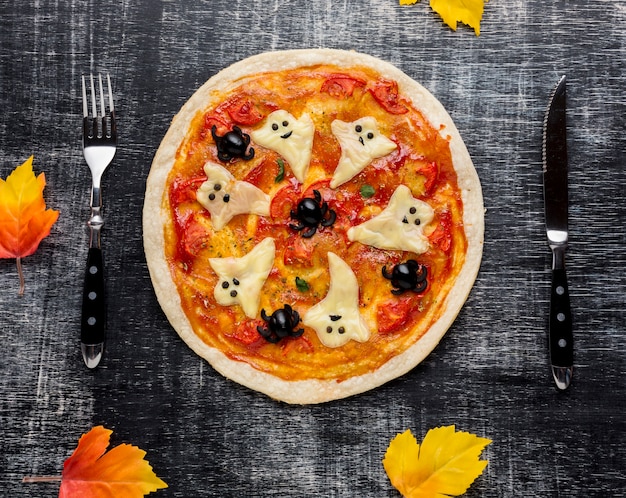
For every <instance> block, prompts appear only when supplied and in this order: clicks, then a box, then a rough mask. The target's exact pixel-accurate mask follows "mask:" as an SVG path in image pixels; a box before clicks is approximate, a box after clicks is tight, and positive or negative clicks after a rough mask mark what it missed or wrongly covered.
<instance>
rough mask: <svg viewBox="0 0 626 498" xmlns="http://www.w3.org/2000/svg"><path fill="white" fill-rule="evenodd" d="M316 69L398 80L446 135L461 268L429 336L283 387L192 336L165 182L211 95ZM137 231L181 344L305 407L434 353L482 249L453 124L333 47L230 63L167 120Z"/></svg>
mask: <svg viewBox="0 0 626 498" xmlns="http://www.w3.org/2000/svg"><path fill="white" fill-rule="evenodd" d="M316 64H335V65H338V66H343V67H350V66H367V67H371V68H373V69H375V70H376V71H377V72H378V73H380V74H381V75H382V76H383V77H385V78H388V79H391V80H395V81H397V83H398V87H399V92H400V93H401V94H402V95H403V96H404V97H407V98H408V99H410V100H411V101H412V103H413V105H414V106H415V107H416V108H417V109H419V110H420V111H421V112H422V113H423V114H424V116H425V117H426V118H427V119H428V120H429V121H430V122H431V124H432V125H433V126H434V127H435V128H439V125H442V127H441V130H442V131H441V133H442V135H443V136H446V137H447V136H449V137H450V150H451V154H452V160H453V163H454V168H455V170H456V173H457V182H458V186H459V188H460V189H461V190H462V200H463V206H464V211H463V213H464V214H463V222H464V227H465V234H466V239H467V243H468V247H467V253H466V257H465V262H464V264H463V267H462V268H461V270H460V273H459V275H458V277H457V280H456V283H455V285H454V286H453V287H452V289H451V290H450V292H449V294H448V296H447V298H446V302H445V306H444V309H443V311H442V314H441V316H440V318H439V319H438V320H437V321H436V322H435V323H434V324H433V326H432V327H431V328H430V329H429V330H428V332H426V334H425V335H424V336H422V337H421V338H420V339H419V340H418V341H417V342H416V343H415V344H414V345H413V346H411V347H409V348H408V349H407V350H406V351H404V352H403V353H401V354H399V355H398V356H395V357H393V358H392V359H391V360H389V361H388V362H387V363H385V364H384V365H382V366H381V367H380V368H378V369H377V370H375V371H373V372H371V373H367V374H364V375H360V376H357V377H352V378H349V379H347V380H343V381H341V382H338V381H323V380H302V381H286V380H283V379H280V378H278V377H274V376H272V375H270V374H267V373H264V372H260V371H258V370H255V369H254V368H252V367H251V366H250V365H248V364H247V363H244V362H240V361H234V360H231V359H229V358H228V357H227V356H226V355H224V354H223V353H222V352H220V351H219V350H217V349H215V348H212V347H209V346H207V345H206V344H205V343H204V342H202V341H201V340H200V339H199V338H198V337H197V336H196V334H195V333H194V331H193V329H192V327H191V324H190V323H189V321H188V319H187V317H186V316H185V314H184V312H183V309H182V306H181V300H180V297H179V295H178V292H177V290H176V285H175V284H174V282H173V280H172V277H171V275H170V270H169V267H168V263H167V261H166V259H165V251H164V243H165V239H164V232H163V226H164V222H165V220H167V212H165V211H164V208H163V196H164V194H165V185H166V180H167V177H168V174H169V172H170V169H171V168H172V166H173V164H174V161H175V155H176V151H177V150H178V148H179V146H180V144H181V143H182V142H183V140H184V139H185V135H186V133H187V130H188V128H189V126H190V123H191V121H192V119H193V117H194V116H195V114H196V112H197V111H198V110H199V109H202V108H206V107H209V106H211V105H215V104H217V103H218V102H216V101H215V98H216V97H214V96H213V95H214V93H215V91H216V90H219V91H220V93H222V92H224V91H226V92H227V91H229V90H230V89H233V88H235V87H237V86H239V85H241V84H242V83H244V82H245V79H246V77H252V76H254V75H256V74H258V73H261V72H266V71H280V70H285V69H291V68H297V67H302V66H308V65H316ZM143 230H144V233H143V236H144V250H145V254H146V260H147V263H148V268H149V271H150V277H151V279H152V283H153V286H154V289H155V293H156V296H157V299H158V301H159V304H160V305H161V308H162V309H163V311H164V312H165V315H166V316H167V318H168V320H169V322H170V323H171V325H172V327H173V328H174V329H175V330H176V331H177V332H178V334H179V335H180V337H181V338H182V339H183V341H185V343H186V344H187V345H188V346H189V347H191V349H192V350H193V351H194V352H196V353H197V354H198V355H199V356H201V357H203V358H205V359H206V360H207V361H208V362H209V363H210V364H211V365H212V366H213V368H215V370H217V371H218V372H219V373H221V374H222V375H224V376H225V377H228V378H230V379H231V380H234V381H235V382H238V383H239V384H242V385H244V386H247V387H249V388H251V389H254V390H256V391H260V392H262V393H265V394H266V395H268V396H270V397H272V398H274V399H277V400H281V401H284V402H287V403H296V404H311V403H321V402H326V401H330V400H334V399H340V398H344V397H347V396H351V395H355V394H358V393H362V392H365V391H368V390H370V389H373V388H375V387H378V386H380V385H382V384H384V383H386V382H388V381H390V380H392V379H395V378H397V377H399V376H401V375H403V374H405V373H407V372H408V371H410V370H411V369H413V368H414V367H415V366H416V365H417V364H419V363H420V362H421V361H422V360H423V359H424V358H425V357H426V356H427V355H428V354H429V353H430V352H431V351H432V350H433V349H434V348H435V346H436V345H437V344H438V343H439V341H440V340H441V338H442V337H443V335H444V334H445V333H446V331H447V330H448V328H449V327H450V326H451V325H452V323H453V322H454V320H455V318H456V316H457V314H458V313H459V311H460V309H461V308H462V306H463V304H464V303H465V301H466V299H467V296H468V295H469V292H470V290H471V288H472V286H473V284H474V281H475V279H476V276H477V274H478V270H479V267H480V262H481V258H482V249H483V234H484V208H483V198H482V190H481V185H480V180H479V178H478V175H477V173H476V170H475V169H474V166H473V163H472V160H471V158H470V155H469V153H468V151H467V149H466V147H465V144H464V143H463V140H462V138H461V136H460V134H459V132H458V130H457V128H456V126H455V125H454V123H453V121H452V119H451V118H450V116H449V115H448V113H447V112H446V110H445V109H444V107H443V106H442V105H441V103H440V102H439V101H438V100H437V99H436V98H435V97H434V96H433V95H432V94H431V93H430V92H428V90H426V89H425V88H424V87H423V86H422V85H420V84H419V83H417V82H416V81H414V80H413V79H411V78H410V77H409V76H408V75H406V74H405V73H403V72H402V71H400V70H399V69H398V68H396V67H395V66H393V65H391V64H389V63H387V62H384V61H382V60H380V59H377V58H375V57H372V56H369V55H366V54H362V53H357V52H352V51H342V50H333V49H305V50H288V51H279V52H268V53H263V54H259V55H255V56H252V57H250V58H247V59H244V60H242V61H240V62H238V63H236V64H233V65H232V66H230V67H228V68H226V69H224V70H222V71H220V72H219V73H218V74H216V75H214V76H213V77H212V78H210V79H209V80H208V81H207V82H206V83H205V84H204V85H202V86H201V87H200V88H199V89H198V90H197V91H196V92H195V93H194V94H193V95H192V96H191V98H190V99H189V100H188V101H187V102H186V103H185V104H184V105H183V107H182V108H181V110H180V111H179V113H178V114H177V115H176V116H175V117H174V119H173V120H172V123H171V126H170V128H169V130H168V131H167V133H166V135H165V137H164V138H163V141H162V142H161V145H160V146H159V148H158V150H157V152H156V155H155V157H154V160H153V162H152V168H151V170H150V174H149V176H148V179H147V183H146V195H145V202H144V209H143Z"/></svg>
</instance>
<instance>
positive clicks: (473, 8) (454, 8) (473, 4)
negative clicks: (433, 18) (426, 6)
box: [430, 0, 485, 36]
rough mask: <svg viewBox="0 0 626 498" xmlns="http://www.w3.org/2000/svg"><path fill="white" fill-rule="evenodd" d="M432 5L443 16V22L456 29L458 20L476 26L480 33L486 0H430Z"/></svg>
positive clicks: (476, 30)
mask: <svg viewBox="0 0 626 498" xmlns="http://www.w3.org/2000/svg"><path fill="white" fill-rule="evenodd" d="M430 7H431V8H432V9H433V10H434V11H435V12H436V13H437V14H439V15H440V16H441V18H442V19H443V22H445V23H446V24H447V25H448V26H450V27H451V28H452V29H453V30H455V31H456V25H457V22H462V23H463V24H467V25H468V26H471V27H472V28H474V33H476V36H479V35H480V20H481V19H482V18H483V10H484V8H485V0H430Z"/></svg>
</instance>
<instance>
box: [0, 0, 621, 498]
mask: <svg viewBox="0 0 626 498" xmlns="http://www.w3.org/2000/svg"><path fill="white" fill-rule="evenodd" d="M625 25H626V9H625V7H624V3H623V2H622V0H589V1H585V2H575V1H565V0H526V1H522V0H508V1H503V0H491V2H489V3H488V4H487V5H486V10H485V16H484V19H483V23H482V34H481V36H480V37H475V36H474V34H473V32H472V31H471V30H470V29H469V28H466V27H463V26H461V27H459V30H458V31H457V32H453V31H451V30H450V29H448V28H447V27H444V26H443V25H442V24H441V22H440V20H439V18H438V17H437V16H436V15H435V14H434V13H432V12H431V11H430V9H429V7H428V4H427V2H426V0H423V1H422V2H421V3H420V4H417V5H414V6H411V7H401V6H399V5H398V4H397V0H342V1H336V2H332V1H330V0H283V1H277V0H265V1H261V0H246V1H243V0H206V1H188V0H179V1H156V0H151V1H148V0H142V1H137V2H131V1H128V0H123V1H110V0H98V1H95V0H89V1H86V2H74V1H68V0H60V1H55V2H53V1H49V0H41V1H37V2H24V1H22V0H0V177H2V178H6V176H7V175H8V173H9V172H10V171H11V170H12V169H13V168H14V167H15V166H17V165H18V164H21V163H22V162H23V161H24V160H25V159H26V158H27V157H28V156H29V155H31V154H34V155H35V169H36V171H37V172H39V171H45V173H46V177H47V180H48V187H47V189H46V191H45V197H46V201H47V203H48V206H49V207H52V208H54V209H59V210H60V211H61V216H60V218H59V221H58V223H57V224H56V225H55V227H54V228H53V230H52V234H51V235H50V237H48V238H47V239H46V240H45V241H44V242H43V243H42V245H41V247H40V249H39V251H38V252H37V253H36V254H35V255H33V256H30V257H28V258H25V260H24V269H25V272H26V292H25V295H24V296H23V297H21V298H20V297H18V296H17V290H18V280H17V273H16V269H15V263H14V261H11V260H0V448H1V451H0V496H7V497H8V496H11V497H18V496H38V497H39V496H41V497H47V496H56V493H57V489H58V485H33V484H31V485H25V484H21V482H20V481H21V478H22V476H24V475H47V474H56V473H58V472H60V470H61V468H62V465H63V461H64V460H65V458H67V457H68V456H69V454H70V453H71V451H72V449H73V448H74V447H75V444H76V441H77V439H78V437H79V436H80V434H82V433H83V432H86V431H87V430H88V429H90V428H91V427H92V426H94V425H98V424H103V425H105V426H106V427H109V428H111V429H113V430H114V435H113V443H114V444H119V443H121V442H128V443H132V444H135V445H138V446H139V447H141V448H143V449H145V450H146V451H147V452H148V455H147V458H148V460H149V461H150V462H151V464H152V465H153V467H154V469H155V471H156V472H157V474H158V475H159V476H160V477H162V478H163V479H164V480H165V481H166V482H167V483H168V484H169V485H170V487H169V489H167V490H163V491H160V492H159V493H157V494H156V496H179V497H185V498H188V497H196V496H220V497H221V496H233V497H234V496H237V497H239V496H263V497H264V496H293V497H296V496H297V497H304V496H346V497H353V496H354V497H364V496H372V497H380V496H389V497H393V496H398V493H397V492H396V491H395V490H393V488H392V487H391V485H390V484H389V481H388V479H387V477H386V475H385V472H384V469H383V467H382V465H381V460H382V458H383V455H384V452H385V449H386V446H387V444H388V443H389V441H390V439H391V438H392V437H393V436H394V435H395V434H396V433H398V432H402V431H404V430H405V429H408V428H410V429H411V430H412V431H413V432H414V434H416V435H417V437H418V438H421V437H422V436H423V435H424V433H425V432H426V431H427V430H428V429H429V428H431V427H434V426H437V425H442V424H446V425H447V424H456V425H457V427H458V428H459V429H462V430H466V431H470V432H474V433H477V434H479V435H483V436H486V437H489V438H492V439H493V441H494V442H493V444H492V445H491V446H489V447H488V448H487V450H486V451H485V453H484V454H485V456H486V457H487V458H488V459H489V460H490V463H489V466H488V467H487V469H486V471H485V473H484V475H483V476H481V477H480V478H479V479H478V480H477V481H476V483H475V484H474V485H473V486H472V488H471V489H470V491H469V492H468V494H467V496H473V497H478V496H484V497H514V496H542V497H543V496H545V497H548V496H549V497H589V496H626V470H625V469H626V437H625V430H626V421H625V414H624V413H625V411H626V383H625V381H624V375H626V357H625V354H624V351H625V350H626V329H625V326H624V320H625V319H626V313H625V304H624V299H625V297H626V290H625V289H624V283H625V282H626V277H625V274H624V268H625V267H626V249H625V245H626V228H625V226H624V219H625V218H626V172H625V166H626V164H625V161H626V157H625V156H626V154H625V152H626V139H625V138H624V131H625V128H626V118H625V115H626V97H625V95H624V92H625V90H626V79H625V75H624V71H625V69H626V64H625V58H626V48H625V42H626V34H625V33H626V30H625V29H624V26H625ZM301 47H332V48H343V49H356V50H359V51H362V52H367V53H370V54H372V55H375V56H379V57H382V58H384V59H387V60H389V61H390V62H392V63H394V64H396V65H397V66H399V67H400V68H402V69H403V70H404V71H405V72H407V73H408V74H409V75H411V76H412V77H414V78H415V79H416V80H417V81H420V82H421V83H423V84H424V85H425V86H426V87H427V88H428V89H430V90H431V91H432V92H433V93H434V94H435V95H436V96H437V97H438V98H439V99H440V100H441V101H442V103H443V104H444V105H445V106H446V108H447V109H448V110H449V112H450V114H451V115H452V117H453V119H454V120H455V121H456V124H457V126H458V128H459V130H460V131H461V134H462V135H463V137H464V139H465V141H466V144H467V147H468V149H469V151H470V153H471V155H472V157H473V159H474V162H475V165H476V168H477V170H478V173H479V176H480V178H481V181H482V185H483V189H484V198H485V207H486V209H487V212H486V235H485V250H484V259H483V264H482V268H481V272H480V274H479V277H478V280H477V282H476V285H475V287H474V289H473V291H472V293H471V295H470V298H469V300H468V302H467V305H466V306H465V308H464V309H463V311H462V312H461V314H460V316H459V317H458V319H457V321H456V322H455V324H454V326H453V327H452V328H451V330H450V331H449V332H448V334H447V335H446V336H445V338H444V340H443V341H442V342H441V344H440V345H439V346H438V347H437V348H436V349H435V351H434V352H433V353H432V354H431V355H430V356H429V357H428V358H427V360H426V361H425V362H423V363H422V364H421V365H420V366H419V367H417V368H416V369H415V370H414V371H412V372H411V373H409V374H407V375H406V376H404V377H403V378H401V379H398V380H397V381H394V382H391V383H390V384H388V385H386V386H383V387H381V388H379V389H377V390H375V391H373V392H370V393H367V394H364V395H361V396H357V397H353V398H350V399H347V400H343V401H338V402H333V403H330V404H326V405H322V406H311V407H290V406H284V405H282V404H279V403H276V402H274V401H271V400H269V399H267V398H266V397H264V396H262V395H258V394H256V393H254V392H251V391H249V390H247V389H245V388H243V387H240V386H238V385H236V384H234V383H232V382H230V381H228V380H225V379H223V378H221V377H220V376H219V375H218V374H216V373H215V372H214V371H213V370H212V369H211V368H210V367H209V366H208V365H207V364H206V363H205V362H204V361H203V360H201V359H200V358H198V357H197V356H196V355H194V354H193V353H192V351H191V350H190V349H189V348H188V347H187V346H186V345H185V344H184V343H183V342H182V341H181V340H180V339H179V338H178V336H177V335H176V333H175V332H174V331H173V330H172V328H171V327H170V326H169V324H168V322H167V320H166V319H165V317H164V315H163V314H162V312H161V311H160V308H159V306H158V304H157V302H156V299H155V297H154V293H153V291H152V288H151V283H150V279H149V276H148V271H147V268H146V264H145V259H144V256H143V250H142V239H141V225H140V221H141V210H142V203H143V190H144V182H145V179H146V176H147V174H148V171H149V169H150V163H151V159H152V157H153V155H154V152H155V150H156V147H157V146H158V144H159V142H160V140H161V138H162V137H163V135H164V133H165V131H166V130H167V128H168V124H169V122H170V120H171V118H172V116H173V115H174V114H175V113H176V112H177V111H178V109H179V108H180V106H181V105H182V104H183V103H184V102H185V100H186V99H187V98H188V97H189V96H190V95H191V94H192V93H193V92H194V90H195V89H196V88H197V87H198V86H199V85H200V84H201V83H203V82H204V81H205V80H206V79H208V78H209V77H210V76H211V75H213V74H214V73H215V72H217V71H218V70H219V69H221V68H223V67H225V66H227V65H229V64H230V63H232V62H235V61H237V60H238V59H241V58H244V57H246V56H249V55H252V54H254V53H258V52H262V51H267V50H274V49H283V48H301ZM94 70H107V71H109V72H110V73H111V77H112V80H113V82H114V88H115V93H116V97H117V106H118V117H119V128H120V147H119V150H118V154H117V156H116V159H115V162H114V163H113V165H112V167H111V168H110V170H109V171H108V172H107V173H106V175H105V180H104V195H105V204H106V220H107V224H106V226H105V232H104V235H103V241H104V247H105V264H106V269H107V276H108V280H107V292H108V296H109V315H108V317H109V335H108V350H107V352H106V357H105V359H104V361H103V363H102V365H101V367H100V368H98V369H97V370H96V371H93V372H92V371H88V370H87V369H86V368H85V367H84V366H83V364H82V360H81V358H80V354H79V349H78V335H77V334H78V329H79V316H80V293H81V285H82V278H83V271H84V261H85V257H86V251H87V249H86V248H87V232H86V227H85V220H86V219H87V216H88V210H87V207H86V206H87V203H88V192H89V189H88V185H89V173H88V170H87V168H86V166H85V165H84V162H83V158H82V154H81V150H80V123H81V122H80V96H79V76H80V74H81V73H86V72H89V71H94ZM561 74H567V76H568V82H569V84H568V104H569V110H568V112H569V114H568V119H569V131H570V134H569V147H570V149H569V151H570V158H571V161H570V165H571V176H570V186H571V189H570V198H571V201H572V206H571V211H570V212H571V248H570V251H569V253H568V268H569V270H568V271H569V278H570V288H571V293H572V305H573V309H574V323H575V339H576V373H575V380H574V382H573V385H572V387H571V389H570V390H568V391H567V392H565V393H559V392H557V391H556V390H555V388H554V387H553V383H552V380H551V378H550V375H549V370H548V359H547V351H546V336H545V329H546V320H547V318H546V316H547V309H548V302H547V298H548V292H549V289H548V286H549V282H548V281H549V270H548V268H549V263H550V255H549V252H548V248H547V246H546V243H545V240H544V234H543V205H542V193H541V175H540V173H541V148H540V144H541V125H542V120H543V114H544V109H545V106H546V103H547V100H548V97H549V94H550V92H551V90H552V88H553V87H554V85H555V84H556V82H557V80H558V78H559V76H560V75H561Z"/></svg>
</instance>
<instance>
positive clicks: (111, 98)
mask: <svg viewBox="0 0 626 498" xmlns="http://www.w3.org/2000/svg"><path fill="white" fill-rule="evenodd" d="M107 86H108V88H109V111H110V112H111V114H113V113H114V112H115V108H114V107H113V90H111V78H110V77H109V75H108V74H107Z"/></svg>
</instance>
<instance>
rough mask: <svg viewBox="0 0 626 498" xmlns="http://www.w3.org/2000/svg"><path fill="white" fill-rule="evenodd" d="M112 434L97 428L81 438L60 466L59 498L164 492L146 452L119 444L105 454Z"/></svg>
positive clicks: (115, 497)
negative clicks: (61, 468) (146, 458)
mask: <svg viewBox="0 0 626 498" xmlns="http://www.w3.org/2000/svg"><path fill="white" fill-rule="evenodd" d="M112 433H113V431H111V430H109V429H105V428H104V427H102V426H97V427H94V428H93V429H91V430H90V431H89V432H88V433H87V434H83V435H82V436H81V438H80V440H79V441H78V446H77V447H76V450H74V453H72V455H71V456H70V457H69V458H68V459H67V460H66V461H65V464H64V465H63V473H62V479H61V489H60V490H59V498H135V497H142V496H144V495H146V494H148V493H151V492H153V491H157V490H158V489H161V488H167V484H165V482H163V481H162V480H161V479H159V478H158V477H157V476H156V474H155V473H154V472H153V471H152V467H151V466H150V464H149V463H148V462H147V461H146V460H144V459H143V458H144V457H145V456H146V452H145V451H143V450H141V449H139V448H137V447H136V446H132V445H128V444H120V445H119V446H116V447H115V448H113V449H111V450H110V451H109V452H106V449H107V447H108V446H109V438H110V436H111V434H112Z"/></svg>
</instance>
